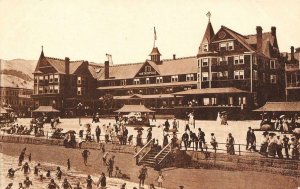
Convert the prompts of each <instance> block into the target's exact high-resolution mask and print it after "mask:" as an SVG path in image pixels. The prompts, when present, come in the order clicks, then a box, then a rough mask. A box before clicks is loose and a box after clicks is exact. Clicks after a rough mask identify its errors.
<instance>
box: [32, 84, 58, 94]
mask: <svg viewBox="0 0 300 189" xmlns="http://www.w3.org/2000/svg"><path fill="white" fill-rule="evenodd" d="M60 92H61V90H60V88H59V85H50V86H45V87H42V86H39V87H37V86H34V94H59V93H60Z"/></svg>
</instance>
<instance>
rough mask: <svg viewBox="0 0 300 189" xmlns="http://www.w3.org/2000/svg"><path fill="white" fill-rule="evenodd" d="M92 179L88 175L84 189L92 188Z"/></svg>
mask: <svg viewBox="0 0 300 189" xmlns="http://www.w3.org/2000/svg"><path fill="white" fill-rule="evenodd" d="M93 182H94V181H93V179H92V178H91V175H88V177H87V179H86V189H92V188H93Z"/></svg>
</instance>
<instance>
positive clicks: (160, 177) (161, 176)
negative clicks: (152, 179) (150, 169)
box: [156, 171, 165, 188]
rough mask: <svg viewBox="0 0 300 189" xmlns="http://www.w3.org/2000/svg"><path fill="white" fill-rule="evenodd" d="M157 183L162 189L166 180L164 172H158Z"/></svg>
mask: <svg viewBox="0 0 300 189" xmlns="http://www.w3.org/2000/svg"><path fill="white" fill-rule="evenodd" d="M156 180H157V182H158V187H161V188H162V183H163V181H164V180H165V178H164V176H163V175H162V172H161V171H159V172H158V177H157V179H156Z"/></svg>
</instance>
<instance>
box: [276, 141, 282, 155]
mask: <svg viewBox="0 0 300 189" xmlns="http://www.w3.org/2000/svg"><path fill="white" fill-rule="evenodd" d="M276 153H277V155H278V158H280V159H282V158H283V155H282V140H280V136H277V146H276Z"/></svg>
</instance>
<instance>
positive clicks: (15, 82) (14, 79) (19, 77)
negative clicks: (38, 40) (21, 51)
mask: <svg viewBox="0 0 300 189" xmlns="http://www.w3.org/2000/svg"><path fill="white" fill-rule="evenodd" d="M36 63H37V61H36V60H24V59H14V60H2V59H0V74H1V80H0V85H1V86H3V87H16V88H33V74H32V73H33V72H34V69H35V67H36Z"/></svg>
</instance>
